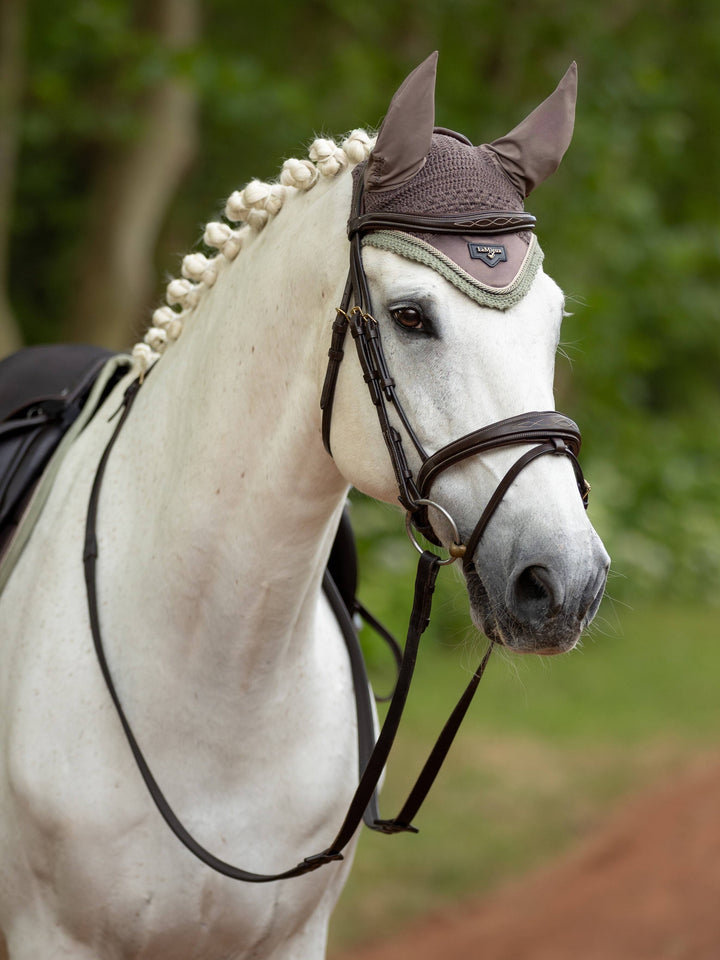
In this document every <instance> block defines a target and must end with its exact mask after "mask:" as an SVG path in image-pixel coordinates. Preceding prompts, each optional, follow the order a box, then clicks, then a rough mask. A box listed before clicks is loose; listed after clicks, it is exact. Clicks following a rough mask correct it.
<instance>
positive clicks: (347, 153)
mask: <svg viewBox="0 0 720 960" xmlns="http://www.w3.org/2000/svg"><path fill="white" fill-rule="evenodd" d="M373 142H374V141H373V139H372V138H371V137H370V135H369V134H368V133H367V132H366V131H365V130H353V131H352V132H351V133H350V134H349V135H348V137H347V138H346V139H345V140H343V141H342V143H341V144H337V143H335V141H333V140H325V139H318V140H315V141H314V142H313V143H312V145H311V146H310V150H309V151H308V156H309V159H307V160H295V159H291V160H286V161H285V163H284V164H283V167H282V171H281V173H280V178H279V180H278V181H276V182H273V183H264V182H263V181H261V180H251V181H250V183H248V184H247V186H246V187H245V188H244V189H243V190H235V191H234V192H233V193H232V194H231V195H230V197H228V200H227V203H226V204H225V210H224V215H225V218H226V220H227V221H228V222H227V223H225V222H218V221H213V222H211V223H208V224H207V226H206V227H205V232H204V234H203V242H204V244H205V245H206V246H207V247H211V248H213V249H215V250H217V251H218V252H217V254H216V255H215V256H213V257H206V256H205V254H203V253H189V254H188V255H187V256H186V257H184V258H183V261H182V269H181V273H182V276H181V277H176V278H175V279H173V280H171V281H170V282H169V283H168V285H167V289H166V291H165V301H166V302H165V304H164V305H163V306H161V307H158V308H157V310H155V312H154V313H153V316H152V326H151V327H150V329H149V330H148V331H147V333H146V334H145V336H144V337H143V340H142V342H140V343H137V344H135V346H134V347H133V350H132V355H133V357H134V359H135V365H136V368H137V369H138V371H139V373H140V374H141V375H142V374H143V373H145V371H147V370H148V369H149V368H150V367H151V366H152V365H153V364H154V363H155V362H156V361H157V360H159V359H160V356H161V354H162V353H164V352H165V350H166V349H167V347H168V346H169V345H170V344H171V343H173V342H174V341H175V340H177V339H178V337H179V336H180V334H181V333H182V331H183V327H184V325H185V321H186V320H187V319H188V318H189V317H190V315H191V314H192V313H193V311H194V310H195V309H196V307H197V306H198V304H199V303H200V301H201V299H202V295H203V293H204V292H205V290H207V289H208V288H209V287H212V286H213V284H214V283H215V281H216V280H217V278H218V276H219V273H220V271H221V270H222V269H223V267H225V266H226V265H227V263H228V262H230V261H232V260H234V259H235V257H236V256H237V255H238V253H239V252H240V251H241V250H242V248H243V247H244V246H245V244H246V243H248V241H249V240H250V239H251V238H252V237H253V236H254V235H255V234H257V233H258V232H259V231H260V230H262V229H263V227H265V225H266V224H267V222H268V221H269V220H270V219H271V218H272V217H275V216H277V214H278V213H279V212H280V210H281V209H282V207H283V205H284V203H285V202H286V201H287V200H288V199H289V198H290V197H291V196H292V195H293V194H294V193H295V192H296V191H298V190H303V191H304V190H310V189H312V187H314V186H315V184H316V183H317V182H318V181H319V180H320V178H325V179H330V178H332V177H335V176H337V175H338V174H339V173H340V172H341V171H342V170H345V169H347V168H348V166H350V165H352V166H354V165H355V164H358V163H361V162H362V161H363V160H365V158H366V157H367V156H368V155H369V153H370V151H371V149H372V146H373ZM230 224H232V225H233V226H230Z"/></svg>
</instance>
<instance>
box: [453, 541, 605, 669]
mask: <svg viewBox="0 0 720 960" xmlns="http://www.w3.org/2000/svg"><path fill="white" fill-rule="evenodd" d="M567 546H568V549H565V550H562V551H556V552H555V553H554V555H548V553H547V551H542V552H540V551H535V552H529V551H524V552H523V555H521V556H520V557H519V558H517V559H515V562H512V561H510V562H509V563H506V564H504V563H502V561H501V559H500V558H496V559H494V560H493V561H490V562H488V557H487V551H483V556H482V558H480V557H479V556H478V555H476V556H475V557H474V558H473V562H472V563H469V564H466V565H465V577H466V581H467V588H468V594H469V597H470V607H471V614H472V618H473V622H474V623H475V625H476V626H477V627H478V628H479V629H480V630H482V631H483V632H484V633H485V634H487V636H488V637H490V638H491V639H492V640H494V641H495V642H496V643H498V644H501V645H502V646H505V647H507V648H508V649H511V650H514V651H516V652H518V653H536V654H542V655H551V654H557V653H565V652H566V651H568V650H571V649H572V648H573V647H574V646H575V645H576V643H577V642H578V640H579V639H580V636H581V634H582V632H583V631H584V630H585V629H586V628H587V626H588V625H589V624H590V622H591V621H592V619H593V617H594V616H595V614H596V613H597V611H598V608H599V606H600V601H601V600H602V597H603V593H604V590H605V582H606V580H607V574H608V569H609V567H610V558H609V556H608V554H607V552H606V550H605V548H604V547H603V545H602V542H601V541H600V539H599V537H598V536H597V534H595V532H594V531H592V530H591V531H590V536H589V537H587V538H585V543H584V544H582V543H581V544H580V545H578V544H577V543H573V544H572V545H567ZM478 553H480V551H478ZM498 561H500V562H498ZM503 568H505V569H507V568H509V573H507V575H503V574H502V572H501V571H502V570H503Z"/></svg>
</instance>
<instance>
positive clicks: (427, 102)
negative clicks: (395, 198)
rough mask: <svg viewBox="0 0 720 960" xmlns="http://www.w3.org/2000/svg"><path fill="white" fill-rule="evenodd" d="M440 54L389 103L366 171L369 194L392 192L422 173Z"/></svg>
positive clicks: (408, 79) (415, 73)
mask: <svg viewBox="0 0 720 960" xmlns="http://www.w3.org/2000/svg"><path fill="white" fill-rule="evenodd" d="M437 60H438V55H437V51H436V52H435V53H431V54H430V56H429V57H428V58H427V60H424V61H423V62H422V63H421V64H420V66H418V67H416V68H415V69H414V70H413V72H412V73H411V74H410V75H409V76H407V77H406V78H405V80H404V81H403V83H402V85H401V86H400V88H399V89H398V91H397V92H396V94H395V96H394V97H393V98H392V100H391V101H390V106H389V107H388V112H387V113H386V115H385V119H384V120H383V122H382V126H381V127H380V132H379V133H378V137H377V141H376V143H375V146H374V147H373V150H372V153H371V154H370V157H369V159H368V165H367V169H366V171H365V188H366V189H367V190H389V189H390V188H391V187H399V186H400V185H401V184H403V183H406V182H407V181H408V180H410V178H411V177H414V176H415V174H416V173H417V172H418V170H420V169H421V168H422V166H423V164H424V163H425V158H426V157H427V155H428V151H429V150H430V144H431V141H432V133H433V127H434V126H435V76H436V73H437Z"/></svg>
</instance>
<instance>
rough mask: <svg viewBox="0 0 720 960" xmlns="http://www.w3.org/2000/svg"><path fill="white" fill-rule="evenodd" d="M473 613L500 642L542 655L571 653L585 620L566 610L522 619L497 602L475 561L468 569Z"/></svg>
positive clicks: (480, 625) (481, 626)
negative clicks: (491, 595) (582, 620)
mask: <svg viewBox="0 0 720 960" xmlns="http://www.w3.org/2000/svg"><path fill="white" fill-rule="evenodd" d="M465 578H466V581H467V590H468V596H469V598H470V615H471V617H472V621H473V623H474V625H475V626H476V627H477V628H478V630H480V631H481V632H482V633H484V634H485V636H486V637H487V638H488V639H489V640H492V641H493V642H494V643H496V644H498V645H499V646H502V647H505V648H506V649H508V650H511V651H513V652H514V653H534V654H536V655H539V656H543V657H549V656H556V655H557V654H560V653H567V652H568V651H570V650H572V649H573V647H574V646H575V645H576V644H577V642H578V640H579V639H580V636H581V634H582V631H583V629H584V627H585V626H586V625H587V623H589V621H590V620H591V619H592V617H588V618H587V620H586V621H584V622H583V623H578V621H577V620H576V619H575V618H572V617H568V616H567V615H563V614H562V613H559V614H556V615H555V616H552V617H548V618H546V619H542V620H538V621H535V622H529V623H527V622H525V623H524V622H521V621H520V620H518V619H517V618H516V617H514V616H513V614H512V613H511V612H510V611H509V610H508V609H507V606H506V605H505V604H504V603H503V602H499V603H498V602H493V601H492V599H491V598H490V596H489V594H488V590H487V588H486V586H485V584H484V583H483V581H482V579H481V578H480V576H479V575H478V572H477V570H476V569H475V565H474V564H472V565H471V566H470V567H469V568H467V569H466V570H465Z"/></svg>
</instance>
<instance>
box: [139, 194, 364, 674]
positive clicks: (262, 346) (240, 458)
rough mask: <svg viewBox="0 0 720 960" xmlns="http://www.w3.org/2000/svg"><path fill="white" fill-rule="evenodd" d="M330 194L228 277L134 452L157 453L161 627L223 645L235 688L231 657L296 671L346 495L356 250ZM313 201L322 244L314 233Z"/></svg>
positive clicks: (146, 509)
mask: <svg viewBox="0 0 720 960" xmlns="http://www.w3.org/2000/svg"><path fill="white" fill-rule="evenodd" d="M334 186H335V185H333V187H334ZM324 192H325V193H326V194H328V193H329V189H328V188H324ZM330 199H331V198H330V197H329V196H328V197H326V198H325V202H324V203H323V198H322V197H320V198H318V199H315V198H310V199H308V198H306V197H305V196H302V197H296V198H294V200H293V201H292V202H291V204H289V205H288V206H287V207H286V208H285V209H284V210H283V211H282V214H281V215H280V217H278V219H277V220H276V221H273V222H271V223H270V224H269V225H268V227H266V229H265V231H264V232H263V233H262V234H260V235H259V236H258V237H257V238H256V239H255V240H254V242H253V243H252V244H251V245H250V247H249V248H248V249H247V250H246V251H243V252H242V253H241V254H240V255H239V257H238V258H237V260H236V261H234V262H233V263H232V264H231V265H229V266H227V267H226V269H225V270H224V271H223V272H222V273H221V275H220V277H219V279H218V281H217V283H216V285H215V286H214V287H213V288H212V289H211V290H209V291H207V292H206V293H205V294H204V296H203V299H202V300H201V302H200V305H199V306H198V308H197V310H196V315H194V316H193V317H192V318H191V321H189V322H188V324H187V325H186V326H187V328H186V330H185V331H184V332H183V335H182V337H181V338H180V340H179V341H178V342H177V344H175V345H173V346H172V348H171V349H170V350H168V352H167V354H166V356H165V357H163V359H162V360H161V361H160V362H159V363H158V365H157V369H156V370H154V371H153V373H152V374H151V375H150V376H149V377H148V380H147V383H146V385H145V387H144V388H143V390H141V392H140V395H139V397H138V405H140V401H141V399H142V401H143V405H142V406H141V408H140V410H138V412H137V416H136V417H131V418H129V419H128V422H127V423H128V426H129V425H130V424H131V423H132V422H133V421H134V422H135V436H131V435H130V434H128V437H127V438H126V443H127V445H128V447H132V446H133V445H134V444H136V445H138V448H139V449H141V450H143V451H145V453H144V455H143V456H144V460H145V467H146V469H145V471H144V481H143V482H142V483H141V484H139V486H138V487H137V497H138V502H137V503H136V505H135V506H136V509H137V511H138V513H139V515H140V517H141V518H142V519H140V517H138V518H137V520H136V523H135V526H136V527H137V528H140V529H141V530H142V539H141V542H142V543H143V544H144V550H146V551H148V552H149V554H150V555H154V556H155V557H161V558H163V559H162V563H163V581H164V582H163V588H162V590H163V592H162V597H161V599H162V601H163V607H164V613H163V615H162V617H159V618H158V619H159V621H163V620H164V621H165V623H164V627H165V629H166V631H167V634H166V635H167V637H168V642H169V643H171V644H172V645H173V647H174V651H175V653H177V650H178V645H180V649H182V648H183V646H185V647H186V648H187V650H188V652H189V651H190V650H192V651H196V650H197V649H198V645H199V644H200V645H202V644H205V643H211V644H212V646H213V657H214V658H215V662H216V663H217V666H218V671H219V672H221V673H222V674H223V676H226V677H228V679H229V678H230V677H231V676H232V675H233V674H234V673H236V671H234V670H233V669H232V664H231V662H230V661H231V660H234V661H236V666H237V669H238V670H239V671H240V672H242V673H243V674H247V673H248V672H249V671H253V672H254V673H256V672H257V669H258V665H259V663H262V664H263V665H264V668H265V669H274V666H273V664H277V663H280V662H281V661H282V662H285V663H287V659H286V658H287V653H288V651H289V650H297V649H298V644H297V643H294V641H296V640H297V639H298V637H301V636H303V635H307V634H308V632H309V631H310V630H311V629H312V621H313V617H314V615H315V610H316V605H317V594H318V591H319V589H320V583H321V577H322V571H323V569H324V566H325V563H326V561H327V556H328V554H329V551H330V547H331V544H332V537H333V534H334V530H335V528H336V526H337V521H338V519H339V512H340V510H341V509H342V504H343V501H344V497H345V494H346V492H347V487H346V484H345V483H344V481H343V480H342V478H341V477H340V475H339V473H338V472H337V470H336V469H335V467H334V465H333V463H332V461H331V460H330V458H329V457H328V456H327V454H326V453H325V451H324V449H323V447H322V443H321V438H320V429H319V421H320V415H319V393H320V386H321V382H322V358H323V357H325V358H326V356H327V342H326V340H327V335H328V333H329V327H330V323H331V321H332V304H333V302H334V301H333V299H332V298H333V297H338V296H339V292H338V288H339V287H340V286H341V284H342V271H343V269H344V256H345V254H344V250H345V248H346V244H345V243H344V242H343V225H344V217H343V215H342V214H340V213H339V210H342V212H343V214H344V213H345V210H346V207H345V201H343V203H341V204H339V205H338V203H337V202H336V201H335V202H329V200H330ZM309 206H312V209H313V211H314V212H315V215H314V219H315V220H319V223H318V227H319V229H316V230H315V232H314V237H315V238H316V239H315V240H314V239H313V237H311V236H304V235H303V230H302V225H303V223H304V222H305V220H306V218H307V208H308V207H309ZM338 208H339V209H338ZM336 209H338V212H336ZM338 216H339V220H338V219H337V218H338ZM333 218H334V219H335V221H336V222H332V220H333ZM323 221H327V222H323ZM329 238H333V239H332V240H330V239H329ZM320 243H322V251H321V250H320V249H319V248H320ZM319 265H321V266H319ZM133 413H135V411H133ZM136 533H137V530H136ZM133 538H134V536H133V535H130V536H129V538H128V545H129V546H130V545H131V544H132V540H133ZM135 579H136V585H137V588H138V589H139V590H143V587H144V588H145V593H146V594H147V593H148V587H147V585H144V584H143V582H142V576H141V574H140V572H138V574H137V575H136V576H135ZM156 589H157V587H156V585H151V586H150V593H152V592H153V591H154V590H156ZM147 599H148V602H150V603H152V604H154V605H157V601H158V597H157V594H155V596H153V597H150V596H148V598H147ZM270 644H271V645H272V647H273V649H274V650H275V651H276V654H277V656H276V657H271V656H269V655H268V651H269V645H270Z"/></svg>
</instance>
